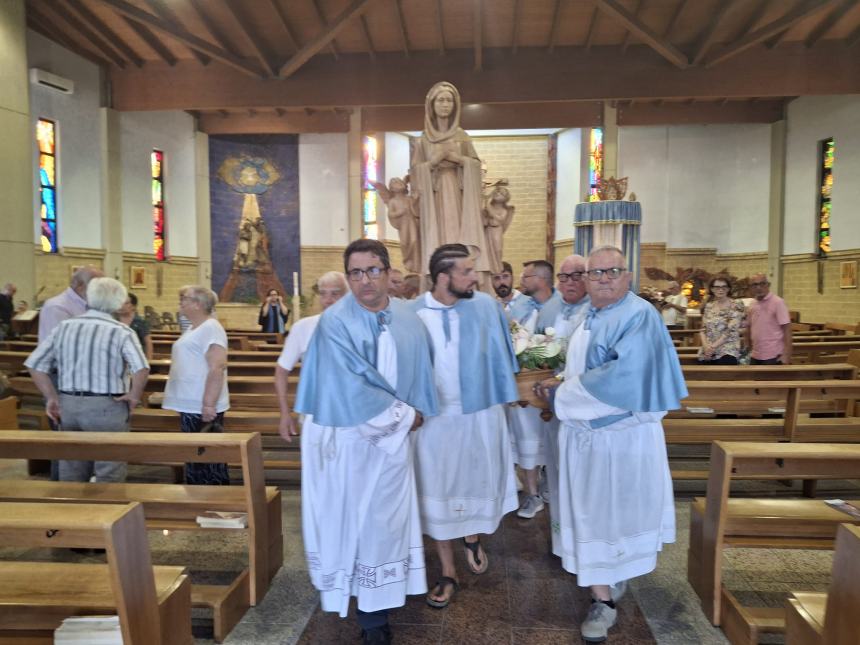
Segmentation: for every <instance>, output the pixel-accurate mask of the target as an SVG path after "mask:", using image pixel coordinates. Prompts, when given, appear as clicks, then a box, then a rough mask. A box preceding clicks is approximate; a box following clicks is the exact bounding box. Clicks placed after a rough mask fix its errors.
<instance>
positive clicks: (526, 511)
mask: <svg viewBox="0 0 860 645" xmlns="http://www.w3.org/2000/svg"><path fill="white" fill-rule="evenodd" d="M542 510H543V500H542V499H541V497H540V495H527V496H526V498H525V500H523V503H522V505H521V506H520V508H519V510H518V511H517V517H522V518H523V519H526V520H530V519H532V518H533V517H534V516H535V515H537V514H538V513H539V512H540V511H542Z"/></svg>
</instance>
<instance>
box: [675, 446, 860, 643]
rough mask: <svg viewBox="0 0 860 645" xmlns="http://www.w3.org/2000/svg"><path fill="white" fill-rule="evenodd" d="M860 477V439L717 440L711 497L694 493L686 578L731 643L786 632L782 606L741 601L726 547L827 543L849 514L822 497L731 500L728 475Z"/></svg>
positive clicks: (816, 546)
mask: <svg viewBox="0 0 860 645" xmlns="http://www.w3.org/2000/svg"><path fill="white" fill-rule="evenodd" d="M856 477H860V445H856V444H780V443H756V442H722V441H716V442H714V444H713V445H712V447H711V470H710V476H709V478H708V488H707V496H706V498H705V499H702V498H696V499H694V501H693V504H692V507H691V513H690V547H689V550H688V553H687V579H688V581H689V582H690V585H691V586H692V587H693V589H694V590H695V591H696V593H697V594H698V595H699V598H700V599H701V601H702V609H703V611H704V613H705V615H706V616H707V617H708V619H709V620H710V621H711V622H712V623H713V624H714V625H721V626H722V627H723V631H724V632H725V633H726V636H727V637H728V638H729V640H730V641H731V642H732V643H733V644H737V643H750V644H754V643H757V642H758V640H757V639H758V635H759V634H760V633H762V632H764V631H770V632H774V631H776V632H779V631H782V630H783V629H784V625H785V622H784V611H783V610H782V609H781V608H777V609H773V608H765V609H760V608H750V607H743V606H742V605H741V604H740V603H739V602H738V600H737V599H736V598H735V596H734V595H733V594H732V593H731V592H730V591H729V590H728V589H726V588H725V586H724V585H723V584H722V558H723V551H724V550H725V549H728V548H732V547H748V548H750V547H758V548H797V549H829V548H832V545H833V539H834V536H835V533H836V528H837V526H838V525H839V524H841V523H844V522H852V519H851V517H850V516H849V515H847V514H845V513H843V512H841V511H838V510H836V509H833V508H831V507H830V506H828V505H827V504H825V503H824V501H823V500H809V499H730V497H729V492H730V484H731V480H732V479H806V478H811V479H852V478H856ZM854 503H855V504H856V503H858V502H854Z"/></svg>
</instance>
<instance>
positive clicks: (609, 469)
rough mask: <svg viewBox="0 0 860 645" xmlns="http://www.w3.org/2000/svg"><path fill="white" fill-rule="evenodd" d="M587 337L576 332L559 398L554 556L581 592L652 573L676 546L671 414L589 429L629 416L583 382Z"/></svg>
mask: <svg viewBox="0 0 860 645" xmlns="http://www.w3.org/2000/svg"><path fill="white" fill-rule="evenodd" d="M589 334H590V332H589V331H587V330H586V329H584V326H580V327H579V328H578V329H577V330H576V331H575V332H574V334H573V337H572V338H571V340H570V344H569V347H568V353H567V364H566V368H565V381H564V383H563V384H562V385H561V386H560V387H559V388H558V390H557V391H556V398H555V411H556V415H557V416H558V418H559V419H560V420H561V427H560V429H559V436H558V449H559V474H558V481H559V492H558V504H557V507H558V508H557V513H558V515H557V520H556V521H554V522H553V527H552V546H553V553H554V554H555V555H557V556H560V557H561V559H562V566H563V567H564V568H565V569H566V570H567V571H569V572H571V573H575V574H576V575H577V583H578V584H579V585H580V586H583V587H587V586H591V585H613V584H616V583H618V582H619V581H621V580H628V579H630V578H633V577H635V576H640V575H644V574H646V573H649V572H651V571H653V570H654V568H655V567H656V565H657V553H658V552H659V551H660V550H662V546H663V544H664V543H671V542H674V541H675V506H674V496H673V493H672V478H671V475H670V473H669V462H668V459H667V457H666V440H665V437H664V434H663V426H662V425H661V424H660V420H661V419H662V418H663V416H665V414H666V413H665V412H638V413H634V414H633V415H632V416H630V417H628V418H626V419H622V420H620V421H616V422H615V423H613V424H611V425H608V426H606V427H603V428H598V429H593V428H592V427H591V425H590V424H589V420H592V419H599V418H601V417H605V416H609V415H615V414H622V413H625V412H626V410H621V409H619V408H615V407H613V406H610V405H606V404H605V403H602V402H601V401H599V400H598V399H596V398H594V397H593V396H591V394H589V393H588V392H587V391H586V390H585V388H584V387H582V385H581V383H580V382H579V378H578V375H579V374H582V373H583V372H584V371H585V357H586V351H587V349H588V340H589ZM618 387H624V384H623V383H619V384H618Z"/></svg>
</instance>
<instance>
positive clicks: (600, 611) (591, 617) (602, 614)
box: [580, 600, 618, 643]
mask: <svg viewBox="0 0 860 645" xmlns="http://www.w3.org/2000/svg"><path fill="white" fill-rule="evenodd" d="M617 616H618V610H617V609H613V608H612V607H610V606H609V605H607V604H606V603H603V602H600V601H599V600H594V601H592V603H591V607H590V608H589V610H588V615H587V616H586V617H585V620H584V621H582V625H581V626H580V632H581V633H582V638H583V640H585V642H586V643H602V642H603V641H605V640H606V634H607V632H608V631H609V628H610V627H612V626H613V625H614V624H615V618H616V617H617Z"/></svg>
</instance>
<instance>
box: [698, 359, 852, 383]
mask: <svg viewBox="0 0 860 645" xmlns="http://www.w3.org/2000/svg"><path fill="white" fill-rule="evenodd" d="M857 367H858V366H857V365H853V364H851V363H848V362H846V363H819V364H814V365H806V364H804V365H682V366H681V371H683V373H684V378H685V379H686V380H689V381H794V380H799V381H812V380H815V379H854V378H857Z"/></svg>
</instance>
